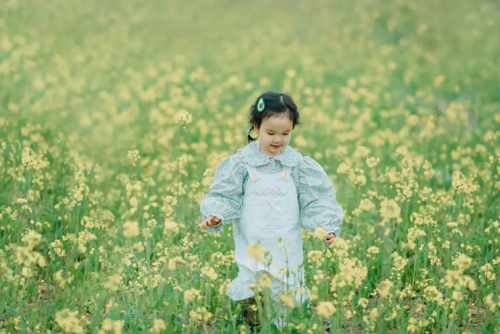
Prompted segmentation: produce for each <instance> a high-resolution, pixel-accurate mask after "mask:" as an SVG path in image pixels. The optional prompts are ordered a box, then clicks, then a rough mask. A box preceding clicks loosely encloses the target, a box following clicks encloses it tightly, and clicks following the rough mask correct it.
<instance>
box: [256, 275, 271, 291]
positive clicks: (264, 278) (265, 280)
mask: <svg viewBox="0 0 500 334" xmlns="http://www.w3.org/2000/svg"><path fill="white" fill-rule="evenodd" d="M259 285H260V286H261V287H263V288H271V286H272V281H271V277H269V274H267V273H266V272H264V273H262V275H261V276H260V280H259Z"/></svg>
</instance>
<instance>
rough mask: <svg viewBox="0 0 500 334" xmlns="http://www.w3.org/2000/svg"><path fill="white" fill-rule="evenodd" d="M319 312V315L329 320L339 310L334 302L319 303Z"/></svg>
mask: <svg viewBox="0 0 500 334" xmlns="http://www.w3.org/2000/svg"><path fill="white" fill-rule="evenodd" d="M317 311H318V315H320V316H322V317H325V318H328V317H331V316H332V315H333V314H334V313H335V312H337V308H336V307H335V306H334V305H333V303H332V302H319V303H318V307H317Z"/></svg>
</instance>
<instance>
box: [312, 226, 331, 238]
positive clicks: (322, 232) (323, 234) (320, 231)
mask: <svg viewBox="0 0 500 334" xmlns="http://www.w3.org/2000/svg"><path fill="white" fill-rule="evenodd" d="M327 234H328V233H327V232H326V230H325V229H324V228H322V227H318V228H317V229H316V231H314V233H313V237H315V238H318V239H320V240H324V239H325V238H326V236H327Z"/></svg>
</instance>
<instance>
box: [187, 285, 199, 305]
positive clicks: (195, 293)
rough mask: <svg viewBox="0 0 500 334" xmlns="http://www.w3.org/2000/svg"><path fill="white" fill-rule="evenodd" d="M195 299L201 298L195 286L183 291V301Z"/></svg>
mask: <svg viewBox="0 0 500 334" xmlns="http://www.w3.org/2000/svg"><path fill="white" fill-rule="evenodd" d="M195 299H198V300H201V295H200V291H198V290H196V289H195V288H191V289H189V290H186V291H184V303H186V304H187V303H189V302H192V301H193V300H195Z"/></svg>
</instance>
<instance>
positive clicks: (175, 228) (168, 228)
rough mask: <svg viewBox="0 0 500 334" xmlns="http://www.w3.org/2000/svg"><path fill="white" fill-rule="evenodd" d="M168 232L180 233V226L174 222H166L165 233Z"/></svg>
mask: <svg viewBox="0 0 500 334" xmlns="http://www.w3.org/2000/svg"><path fill="white" fill-rule="evenodd" d="M166 231H172V232H173V233H179V224H177V223H176V222H174V221H172V220H169V219H167V220H165V229H164V233H167V232H166Z"/></svg>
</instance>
